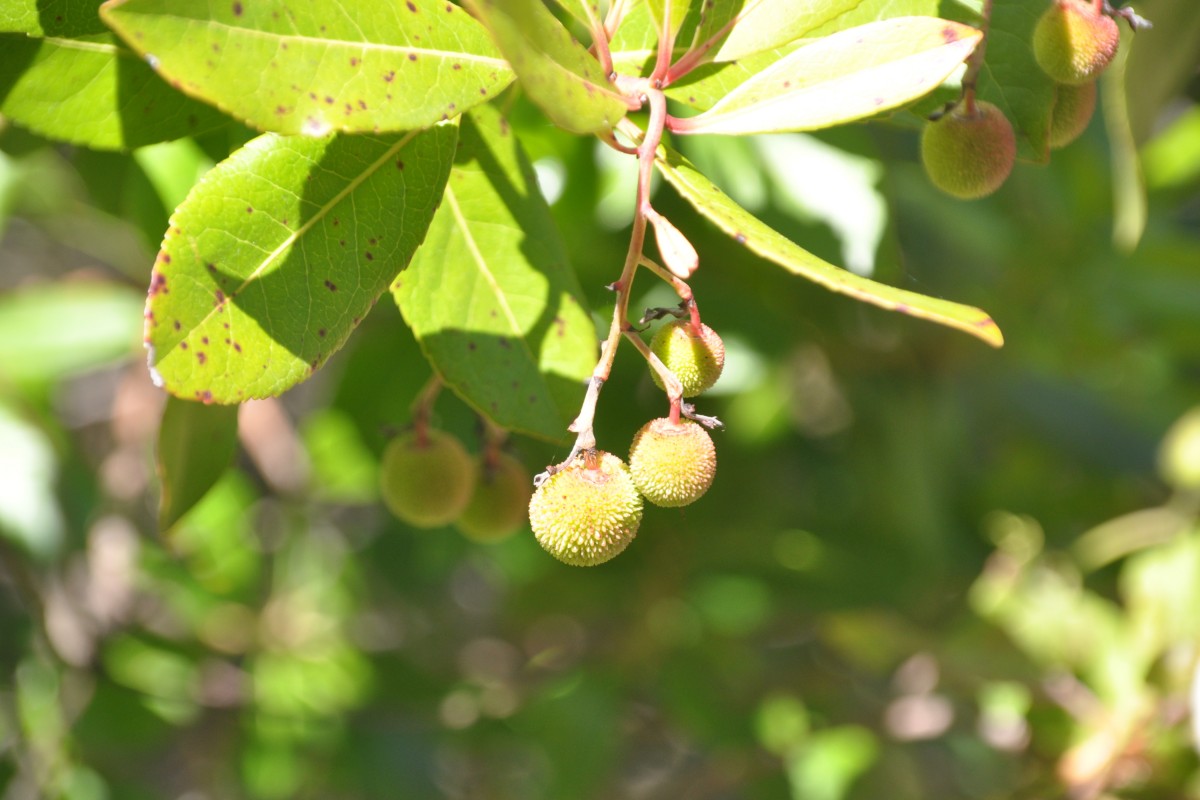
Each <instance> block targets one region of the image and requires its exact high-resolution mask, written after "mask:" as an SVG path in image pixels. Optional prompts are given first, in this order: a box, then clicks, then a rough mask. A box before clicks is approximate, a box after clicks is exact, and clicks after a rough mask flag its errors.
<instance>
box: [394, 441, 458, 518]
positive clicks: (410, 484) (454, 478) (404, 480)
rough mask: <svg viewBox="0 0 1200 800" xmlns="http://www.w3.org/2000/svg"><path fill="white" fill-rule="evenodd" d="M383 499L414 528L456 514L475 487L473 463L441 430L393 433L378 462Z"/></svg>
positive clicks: (455, 515)
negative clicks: (392, 437) (380, 460)
mask: <svg viewBox="0 0 1200 800" xmlns="http://www.w3.org/2000/svg"><path fill="white" fill-rule="evenodd" d="M379 481H380V492H381V494H382V496H383V502H384V504H386V505H387V507H388V509H389V510H390V511H391V512H392V513H393V514H395V515H396V516H397V517H398V518H399V519H401V520H402V521H404V522H407V523H408V524H409V525H412V526H413V527H416V528H437V527H441V526H442V525H449V524H450V523H451V522H454V521H455V520H456V519H458V517H459V515H460V514H462V512H463V509H465V508H466V507H467V503H468V502H469V501H470V499H471V492H472V490H473V489H474V487H475V468H474V465H473V464H472V463H471V457H470V456H469V455H467V451H466V450H465V449H464V448H463V446H462V444H461V443H460V442H459V441H458V440H457V439H455V438H454V437H453V436H451V435H449V434H448V433H444V432H442V431H434V430H426V431H424V432H421V431H414V432H412V433H407V434H405V435H403V436H399V437H397V438H395V439H393V440H392V441H391V442H390V443H389V444H388V446H387V449H386V450H384V453H383V461H382V463H381V464H380V473H379Z"/></svg>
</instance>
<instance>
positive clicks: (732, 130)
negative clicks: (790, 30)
mask: <svg viewBox="0 0 1200 800" xmlns="http://www.w3.org/2000/svg"><path fill="white" fill-rule="evenodd" d="M980 38H981V35H980V33H979V31H977V30H975V29H974V28H971V27H968V26H966V25H960V24H958V23H955V22H948V21H946V20H943V19H938V18H936V17H900V18H897V19H890V20H883V21H881V22H873V23H870V24H867V25H863V26H860V27H858V28H852V29H850V30H848V31H842V32H840V33H836V34H833V35H832V36H828V37H826V38H824V39H821V40H820V41H818V42H815V43H813V44H810V45H808V46H806V47H802V48H800V49H799V50H797V51H796V52H794V53H792V54H791V55H789V56H787V57H785V58H783V59H782V60H780V61H778V62H776V63H775V64H773V65H772V66H770V67H769V68H767V69H766V70H764V71H763V72H760V73H759V74H757V75H755V76H754V77H752V78H750V79H749V80H747V81H746V82H745V83H743V84H741V85H740V86H738V87H737V88H736V89H734V90H733V91H732V92H730V93H729V94H728V95H726V96H725V97H724V98H723V99H722V100H721V101H720V102H719V103H717V104H716V105H715V106H713V107H712V108H711V109H709V110H708V111H706V112H705V113H703V114H701V115H699V116H696V117H690V118H688V119H683V120H675V121H673V122H672V124H671V129H672V130H673V131H675V132H677V133H719V134H731V135H745V134H752V133H778V132H781V131H800V130H815V129H817V128H827V127H830V126H833V125H840V124H843V123H846V122H852V121H854V120H859V119H863V118H865V117H869V116H872V115H874V114H877V113H878V112H880V111H886V110H888V109H892V108H896V107H897V106H900V105H903V104H904V103H907V102H909V101H911V100H914V99H916V98H918V97H920V96H922V95H924V94H926V93H928V92H930V91H932V90H933V89H935V88H937V86H938V85H939V84H940V83H941V82H942V81H943V80H945V79H946V77H947V76H949V75H950V73H951V72H953V71H954V70H955V68H957V67H958V66H959V65H960V64H962V62H963V60H964V59H966V57H967V56H969V55H970V54H971V52H972V51H973V50H974V49H975V46H976V45H977V44H978V43H979V40H980Z"/></svg>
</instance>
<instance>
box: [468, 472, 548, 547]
mask: <svg viewBox="0 0 1200 800" xmlns="http://www.w3.org/2000/svg"><path fill="white" fill-rule="evenodd" d="M532 493H533V483H532V478H531V477H530V475H529V471H528V470H526V469H525V465H524V464H522V463H521V462H520V461H519V460H518V459H516V458H514V457H513V456H510V455H509V454H508V453H497V454H496V455H495V456H494V457H493V458H492V459H491V460H490V462H489V460H488V459H486V458H482V457H481V458H480V459H479V460H478V461H477V462H476V465H475V492H474V493H473V494H472V495H471V502H469V503H467V507H466V508H465V509H463V512H462V516H460V517H459V518H458V522H456V523H455V524H456V525H457V526H458V529H459V530H460V531H462V532H463V533H464V534H465V535H466V536H467V538H469V539H474V540H475V541H477V542H498V541H501V540H502V539H507V538H508V537H509V536H511V535H512V534H514V533H516V532H517V530H518V529H519V528H520V527H521V526H522V525H523V524H524V523H525V512H526V510H527V509H528V507H529V496H530V495H531V494H532Z"/></svg>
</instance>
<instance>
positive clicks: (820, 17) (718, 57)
mask: <svg viewBox="0 0 1200 800" xmlns="http://www.w3.org/2000/svg"><path fill="white" fill-rule="evenodd" d="M861 4H862V3H861V0H820V1H819V2H807V3H797V2H795V0H746V1H745V2H741V1H740V0H724V1H723V2H720V3H716V4H715V8H714V9H712V11H711V12H710V13H709V14H708V15H707V16H706V18H705V20H704V25H703V26H702V28H701V32H700V36H701V37H702V38H703V37H707V36H713V35H715V34H716V33H719V32H720V30H721V29H722V28H723V27H724V26H725V25H727V24H728V23H729V22H731V21H733V20H734V19H736V20H737V23H736V25H734V26H733V28H732V29H731V30H730V31H729V34H728V35H727V36H725V37H724V39H722V40H721V42H720V44H719V45H718V46H717V47H716V48H714V50H713V52H712V54H711V55H710V56H709V58H710V59H711V60H712V61H718V62H719V61H737V60H738V59H741V58H745V57H746V56H749V55H753V54H755V53H761V52H763V51H764V50H773V49H775V48H776V47H782V46H783V45H786V44H789V43H790V42H792V41H795V40H796V39H799V38H801V37H803V36H806V35H807V34H808V33H809V32H810V31H813V30H815V29H817V28H819V27H820V26H821V25H824V24H826V23H829V22H831V21H832V20H835V19H837V18H838V17H839V16H841V15H842V14H845V13H846V12H847V11H851V10H853V9H855V8H857V7H858V6H860V5H861Z"/></svg>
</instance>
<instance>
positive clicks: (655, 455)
mask: <svg viewBox="0 0 1200 800" xmlns="http://www.w3.org/2000/svg"><path fill="white" fill-rule="evenodd" d="M629 471H630V474H631V475H632V476H633V483H634V485H635V486H637V489H638V491H639V492H641V493H642V496H643V497H645V498H646V499H647V500H649V501H650V502H651V503H653V504H654V505H656V506H663V507H664V508H678V507H680V506H687V505H691V504H692V503H694V502H696V501H697V500H699V499H700V498H701V497H702V496H703V495H704V493H705V492H707V491H708V487H709V486H711V485H712V482H713V477H714V476H715V475H716V472H717V450H716V447H714V446H713V441H712V437H711V436H709V435H708V431H706V430H704V428H702V427H701V426H700V425H698V424H696V423H695V422H692V421H691V420H688V419H684V420H680V421H679V422H672V421H671V420H670V419H669V418H667V417H660V418H659V419H654V420H651V421H650V422H647V423H646V424H645V425H643V426H642V427H641V429H640V430H638V432H637V433H636V434H634V436H633V444H631V445H630V446H629Z"/></svg>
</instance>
